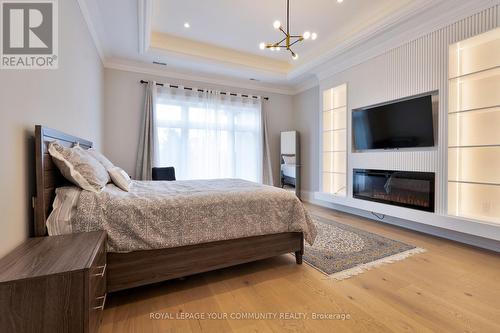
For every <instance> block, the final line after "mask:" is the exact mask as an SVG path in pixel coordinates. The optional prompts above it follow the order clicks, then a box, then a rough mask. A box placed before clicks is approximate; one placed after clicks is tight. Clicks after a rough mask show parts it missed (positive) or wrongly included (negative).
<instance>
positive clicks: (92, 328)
mask: <svg viewBox="0 0 500 333" xmlns="http://www.w3.org/2000/svg"><path fill="white" fill-rule="evenodd" d="M106 270H107V265H106V242H103V243H102V244H101V245H100V247H99V249H98V252H97V254H96V256H95V259H94V261H93V262H92V265H91V267H90V269H89V280H90V281H89V309H88V311H89V332H97V331H98V330H99V325H100V323H101V319H102V313H103V311H104V306H105V304H106Z"/></svg>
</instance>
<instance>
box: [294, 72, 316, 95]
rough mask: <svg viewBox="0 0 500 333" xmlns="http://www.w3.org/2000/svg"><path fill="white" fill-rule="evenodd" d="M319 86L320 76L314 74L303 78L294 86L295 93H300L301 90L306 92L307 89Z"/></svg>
mask: <svg viewBox="0 0 500 333" xmlns="http://www.w3.org/2000/svg"><path fill="white" fill-rule="evenodd" d="M318 86H319V80H318V78H317V77H316V76H315V75H314V76H312V77H310V78H308V79H304V80H301V81H300V82H299V84H297V85H295V86H294V87H293V94H294V95H298V94H300V93H301V92H304V91H306V90H309V89H311V88H314V87H318Z"/></svg>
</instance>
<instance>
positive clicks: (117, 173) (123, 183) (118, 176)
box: [108, 167, 132, 192]
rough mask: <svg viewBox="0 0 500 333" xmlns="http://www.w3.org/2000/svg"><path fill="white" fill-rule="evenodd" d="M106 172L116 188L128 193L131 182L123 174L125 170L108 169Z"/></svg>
mask: <svg viewBox="0 0 500 333" xmlns="http://www.w3.org/2000/svg"><path fill="white" fill-rule="evenodd" d="M108 172H109V175H110V176H111V180H112V181H113V183H114V184H115V185H116V186H118V187H119V188H121V189H122V190H124V191H126V192H128V191H130V185H131V184H132V180H130V176H129V175H128V174H127V173H126V172H125V170H123V169H122V168H120V167H113V168H111V169H109V170H108Z"/></svg>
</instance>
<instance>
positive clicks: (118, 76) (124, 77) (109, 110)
mask: <svg viewBox="0 0 500 333" xmlns="http://www.w3.org/2000/svg"><path fill="white" fill-rule="evenodd" d="M104 73H105V74H104V77H105V93H104V96H105V97H104V99H105V110H106V111H105V118H104V152H105V153H106V155H107V156H108V157H109V159H110V160H111V161H113V163H115V164H116V165H119V166H121V167H122V168H123V169H124V170H125V171H127V172H128V173H129V174H131V175H133V174H134V172H135V162H136V156H137V146H138V143H139V132H140V127H141V119H142V118H141V117H142V110H143V103H144V85H141V84H140V83H139V81H140V80H141V79H144V80H155V81H157V82H163V83H164V82H168V83H170V84H180V85H183V86H186V87H197V88H208V89H216V90H221V91H231V92H241V93H247V94H254V95H262V96H267V97H269V101H263V108H264V110H265V111H266V112H267V117H268V118H267V119H268V126H269V129H268V134H269V137H270V150H271V157H272V165H273V177H274V183H275V184H279V170H280V169H279V154H280V151H279V150H280V146H279V142H280V141H279V140H280V132H281V131H286V130H293V129H294V128H293V119H292V115H293V109H292V97H291V96H288V95H282V94H273V93H263V92H260V91H254V90H247V89H240V88H233V87H224V86H216V85H213V84H208V83H203V82H192V81H185V80H179V79H170V78H165V77H159V76H151V75H148V74H141V73H134V72H128V71H122V70H115V69H109V68H106V69H105V71H104Z"/></svg>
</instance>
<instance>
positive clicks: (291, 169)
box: [281, 164, 297, 178]
mask: <svg viewBox="0 0 500 333" xmlns="http://www.w3.org/2000/svg"><path fill="white" fill-rule="evenodd" d="M295 170H297V168H296V166H295V164H282V165H281V172H282V174H283V176H287V177H290V178H296V177H295Z"/></svg>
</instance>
